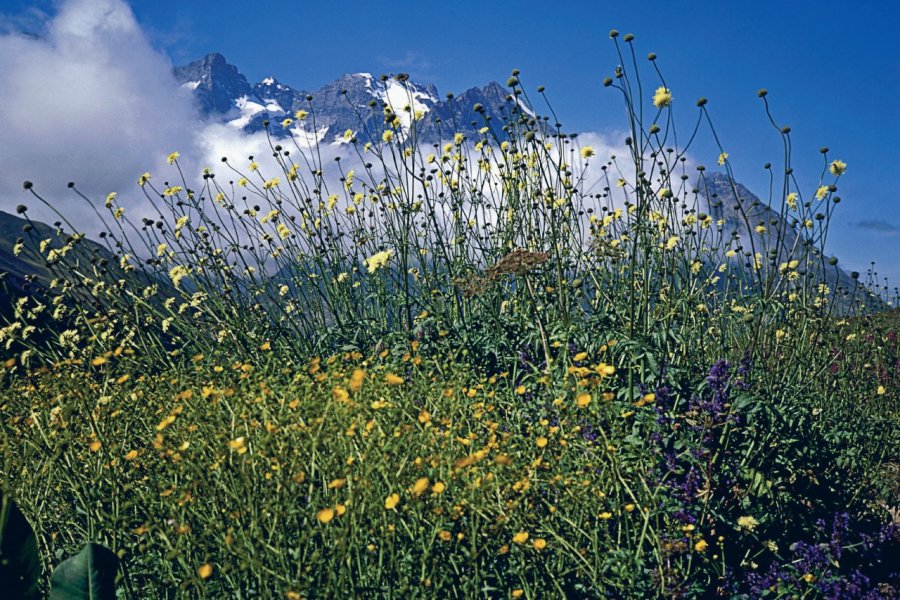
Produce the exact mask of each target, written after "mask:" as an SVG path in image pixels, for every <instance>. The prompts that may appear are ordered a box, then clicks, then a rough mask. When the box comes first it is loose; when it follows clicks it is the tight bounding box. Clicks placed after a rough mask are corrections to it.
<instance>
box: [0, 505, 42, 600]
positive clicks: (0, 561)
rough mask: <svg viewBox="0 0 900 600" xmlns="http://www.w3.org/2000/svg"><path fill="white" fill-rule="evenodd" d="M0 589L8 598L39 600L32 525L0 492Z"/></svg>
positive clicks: (38, 580) (39, 565)
mask: <svg viewBox="0 0 900 600" xmlns="http://www.w3.org/2000/svg"><path fill="white" fill-rule="evenodd" d="M0 502H2V508H0V587H2V589H3V594H4V595H5V597H7V598H15V599H19V598H22V599H29V598H38V597H39V594H38V585H39V582H40V576H41V559H40V555H39V554H38V546H37V538H36V537H35V535H34V531H33V530H32V529H31V525H29V524H28V521H27V520H26V519H25V517H24V515H22V511H20V510H19V507H18V506H16V503H15V502H13V500H12V498H10V497H9V496H8V495H6V494H5V493H3V492H2V491H0Z"/></svg>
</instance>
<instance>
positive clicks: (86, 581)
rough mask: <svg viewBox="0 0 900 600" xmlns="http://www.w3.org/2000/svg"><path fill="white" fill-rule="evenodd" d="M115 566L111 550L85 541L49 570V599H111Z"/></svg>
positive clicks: (116, 563) (114, 587)
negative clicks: (79, 548) (77, 550)
mask: <svg viewBox="0 0 900 600" xmlns="http://www.w3.org/2000/svg"><path fill="white" fill-rule="evenodd" d="M118 568H119V559H118V558H117V557H116V555H115V554H113V553H112V551H111V550H109V549H107V548H104V547H103V546H101V545H99V544H95V543H93V542H89V543H88V544H86V545H85V547H84V548H83V549H82V550H81V552H79V553H78V554H76V555H75V556H73V557H71V558H69V559H67V560H65V561H63V562H62V564H60V565H59V566H58V567H57V568H56V570H55V571H53V575H52V576H51V577H50V600H83V599H87V600H107V599H110V600H112V599H114V598H115V597H116V571H117V570H118Z"/></svg>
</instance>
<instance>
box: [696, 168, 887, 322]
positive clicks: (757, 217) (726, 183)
mask: <svg viewBox="0 0 900 600" xmlns="http://www.w3.org/2000/svg"><path fill="white" fill-rule="evenodd" d="M735 191H737V195H735ZM700 194H701V196H702V198H703V200H704V201H705V204H706V208H705V210H706V211H707V212H708V213H709V214H710V216H711V217H712V218H713V219H716V220H718V219H722V220H724V230H725V234H726V235H731V234H732V232H737V234H738V236H740V238H741V240H742V242H743V246H744V251H745V252H751V248H755V249H756V251H757V252H760V253H763V249H764V248H767V247H766V242H765V241H764V235H765V236H769V240H771V241H770V242H769V246H768V248H771V249H773V250H776V253H775V255H767V256H764V258H766V257H767V258H768V260H769V261H770V262H771V261H775V263H776V265H777V264H780V263H782V262H785V261H788V260H790V259H797V260H800V261H801V263H804V264H805V263H806V259H807V257H809V256H812V257H813V258H814V260H813V261H811V264H813V265H814V269H815V270H814V271H813V273H812V274H813V276H814V277H815V278H816V279H817V280H819V281H822V280H824V281H825V282H826V283H827V284H828V286H829V287H830V288H831V290H832V291H846V292H848V293H851V294H852V293H853V290H854V289H856V290H857V297H858V298H860V299H862V300H864V301H865V302H867V303H869V304H871V305H872V306H871V307H873V308H883V306H882V303H881V302H880V301H879V300H877V299H875V298H873V297H871V296H870V295H869V294H868V293H866V292H865V290H864V288H863V286H862V285H858V282H857V280H854V279H853V278H852V277H851V276H850V274H848V273H847V272H846V271H844V270H843V269H842V268H841V267H840V266H838V265H830V264H829V262H828V258H829V257H827V256H825V257H823V256H816V255H815V254H812V248H811V247H810V246H806V245H804V244H803V243H802V238H800V235H799V231H800V225H799V224H797V223H793V222H792V221H793V219H791V218H788V219H782V218H781V215H779V214H778V213H777V212H775V211H773V210H771V209H770V208H769V207H768V206H767V205H766V204H765V203H764V202H763V201H762V200H760V199H759V197H757V196H756V195H754V194H753V193H752V192H751V191H750V190H748V189H747V188H746V187H744V186H743V185H742V184H740V183H737V182H734V186H733V187H732V182H731V180H730V179H729V178H728V176H727V175H725V174H724V173H714V172H713V173H710V172H707V173H705V176H704V184H703V185H702V186H701V187H700ZM742 211H743V214H744V215H746V218H744V216H742ZM760 225H762V226H764V227H765V228H766V230H767V233H766V234H759V233H757V232H756V231H755V228H756V227H757V226H760ZM779 240H780V241H779ZM864 293H865V297H863V294H864ZM872 303H874V304H872Z"/></svg>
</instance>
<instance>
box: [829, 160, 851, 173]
mask: <svg viewBox="0 0 900 600" xmlns="http://www.w3.org/2000/svg"><path fill="white" fill-rule="evenodd" d="M828 170H829V171H830V172H831V174H832V175H843V174H844V171H846V170H847V163H845V162H844V161H842V160H835V161H832V162H831V164H830V165H828Z"/></svg>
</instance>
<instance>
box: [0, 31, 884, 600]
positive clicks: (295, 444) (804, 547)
mask: <svg viewBox="0 0 900 600" xmlns="http://www.w3.org/2000/svg"><path fill="white" fill-rule="evenodd" d="M612 37H613V40H614V42H615V43H616V47H617V49H619V51H620V52H621V54H620V58H621V65H625V66H620V67H619V69H617V72H616V76H615V78H610V79H608V80H607V85H608V87H610V88H612V89H613V90H616V91H617V92H619V93H621V94H622V96H623V100H624V101H625V105H626V107H627V109H628V111H629V112H628V114H629V120H628V129H629V137H628V141H627V145H626V148H627V150H628V152H627V156H620V157H617V158H616V157H610V158H609V159H608V160H607V161H606V162H604V163H602V164H601V165H600V167H599V168H598V167H597V166H596V165H595V166H593V167H592V166H591V165H592V163H593V161H595V160H598V157H596V156H595V154H596V153H595V151H594V149H593V148H590V147H587V146H579V145H578V142H577V139H576V138H573V137H571V136H568V135H564V134H562V132H561V131H557V132H554V131H553V130H552V128H549V126H548V125H547V123H544V122H539V121H538V120H537V119H536V118H534V117H530V116H529V114H528V113H526V112H525V111H523V110H522V109H521V108H520V104H525V105H526V106H532V108H534V105H533V104H532V103H531V101H530V100H529V98H528V95H527V94H526V93H525V91H524V87H523V84H522V83H521V81H520V78H519V73H518V72H514V73H513V75H512V76H511V77H510V79H509V81H508V82H507V83H508V86H509V89H510V102H508V104H507V106H506V109H505V110H506V112H505V118H504V119H503V122H502V123H495V122H492V121H489V120H487V119H486V118H485V120H484V126H483V128H482V129H481V130H480V134H479V135H480V136H481V137H479V138H478V139H475V140H467V139H465V137H464V136H461V135H456V134H455V132H454V127H455V126H454V125H453V124H444V126H445V127H446V128H447V130H446V142H444V143H440V144H438V145H437V148H428V147H422V146H420V145H419V144H417V143H415V139H416V135H415V131H416V127H417V125H416V124H417V123H418V121H417V120H416V118H412V119H410V120H409V122H410V128H409V129H407V128H406V127H405V126H404V124H403V121H401V120H400V119H399V118H398V117H397V112H398V111H400V110H402V107H384V106H381V107H379V106H376V107H373V111H375V112H376V114H380V121H379V122H381V123H383V125H382V129H380V130H374V131H369V130H367V129H365V128H364V127H361V129H360V131H358V132H355V133H354V132H351V136H350V137H351V138H352V141H351V146H350V147H351V148H352V149H353V152H355V153H356V155H357V156H356V162H355V163H354V165H353V168H350V167H349V166H344V165H343V164H342V163H341V162H337V163H336V164H335V165H331V166H328V167H326V166H325V165H324V164H322V162H321V153H320V152H319V149H317V148H313V149H305V148H302V147H299V146H293V147H291V148H290V149H286V148H285V147H282V145H281V144H289V143H290V141H284V140H280V139H274V138H273V140H272V143H271V148H272V152H273V156H272V159H271V160H266V161H262V160H261V159H260V162H257V161H256V160H253V159H251V164H250V165H249V166H248V167H247V168H246V169H240V168H238V167H235V166H233V165H232V163H231V161H228V160H225V161H223V167H222V170H221V171H218V172H213V171H206V172H204V173H203V178H202V187H200V188H199V189H196V190H195V189H192V184H191V183H190V179H189V178H188V177H187V176H185V175H184V174H183V173H182V172H181V168H180V166H179V163H178V158H179V157H178V156H177V154H173V155H172V156H171V157H170V163H171V165H172V169H173V173H174V174H175V175H176V176H177V178H178V179H177V180H180V183H177V184H173V183H171V182H166V183H164V184H163V185H162V186H160V187H156V186H155V185H154V184H155V182H156V181H157V179H156V178H154V177H152V176H151V175H150V174H146V175H145V176H143V177H141V178H140V182H139V184H140V189H141V190H142V191H143V193H144V194H145V195H146V196H147V198H148V199H149V200H151V201H152V202H154V203H155V204H156V205H157V206H158V207H159V208H160V209H161V212H163V213H165V214H166V217H165V218H162V219H160V220H143V221H138V220H135V221H132V220H131V219H130V216H129V214H128V212H127V210H126V207H125V206H124V205H120V203H119V200H118V198H117V197H116V196H112V195H111V196H110V197H109V198H107V200H106V207H107V208H108V210H109V215H108V217H107V220H108V222H109V225H108V229H107V231H106V233H105V234H104V236H103V238H102V240H103V242H104V243H105V244H106V245H107V249H108V252H109V256H105V257H100V256H99V255H98V256H95V258H94V260H84V259H83V260H81V261H80V262H79V266H78V267H77V268H72V267H71V265H70V264H69V263H67V262H66V254H68V251H65V250H64V248H66V247H72V248H74V247H76V246H79V245H80V244H83V243H84V242H82V241H81V240H79V239H78V238H77V237H75V238H69V239H67V240H66V242H65V244H64V245H63V246H62V247H59V246H55V245H53V246H51V245H50V244H43V247H42V244H41V242H42V241H43V240H42V239H40V236H36V235H34V234H32V235H26V236H25V237H24V238H23V239H22V241H21V244H17V245H18V248H16V249H15V252H18V253H20V254H21V255H22V256H27V257H29V260H31V261H32V262H34V263H35V264H41V263H44V264H45V265H46V268H47V269H48V270H49V271H50V273H51V275H50V276H49V277H48V278H49V279H50V280H51V283H50V285H49V286H48V289H47V290H46V291H45V292H43V293H42V292H39V291H36V292H35V293H33V294H32V295H30V296H28V297H25V299H24V300H21V301H18V302H17V303H16V305H15V307H14V314H13V316H12V318H11V319H10V320H9V322H8V324H7V326H6V327H4V328H3V329H2V330H0V343H2V344H3V345H4V346H5V348H6V350H7V351H8V352H9V353H10V356H9V358H8V359H6V360H5V362H4V365H3V368H4V369H5V371H4V379H3V388H2V389H0V416H2V424H3V425H2V426H3V434H2V440H3V441H2V452H3V461H2V463H0V473H2V476H3V478H4V480H5V485H6V487H7V488H9V489H11V490H12V491H13V492H14V493H15V496H16V498H17V502H18V504H19V505H20V506H21V507H22V510H23V512H25V514H26V515H27V516H28V517H29V518H30V519H31V521H32V523H33V524H34V525H35V528H36V530H37V531H38V533H39V539H40V544H41V547H42V551H43V556H44V560H45V566H46V567H47V568H48V569H49V568H50V567H52V566H53V565H54V564H55V563H56V562H58V560H59V559H60V558H61V557H62V556H64V555H66V554H68V553H71V552H72V551H73V549H75V548H78V547H80V546H81V545H82V544H83V543H84V542H85V541H87V540H93V541H98V542H100V543H103V544H105V545H107V546H108V547H109V548H111V549H112V550H113V551H115V552H117V553H118V554H119V556H120V558H121V559H122V565H123V566H122V571H121V573H120V586H121V589H122V592H123V594H125V595H126V596H127V597H138V598H146V597H178V596H185V597H223V596H233V597H259V596H261V597H284V598H290V599H295V598H300V597H304V598H305V597H310V598H312V597H356V596H359V597H410V596H412V597H498V598H506V597H524V598H535V597H547V596H550V597H553V596H560V597H609V596H612V597H709V596H716V595H719V596H724V597H760V596H766V597H793V596H799V597H861V596H862V595H864V594H867V593H868V594H870V596H869V597H880V596H879V594H881V595H883V596H887V595H888V594H889V593H890V590H891V589H894V590H896V589H898V586H900V583H898V581H897V576H898V574H897V571H896V568H895V567H893V565H892V564H891V563H890V557H891V553H895V552H896V551H897V532H896V522H895V521H896V510H897V507H898V506H900V503H898V497H897V478H896V473H897V468H898V465H897V463H896V456H898V455H900V452H898V450H900V447H898V442H897V440H898V439H900V436H897V435H896V433H897V421H898V413H897V409H896V402H897V397H898V389H900V386H898V364H900V363H898V361H900V342H898V339H897V328H896V321H895V320H894V321H892V320H891V319H890V318H889V317H887V316H886V314H887V313H883V314H882V313H879V314H877V315H872V314H870V313H871V308H872V307H873V306H876V307H878V306H886V305H887V303H888V302H889V301H891V300H892V299H891V298H889V297H887V296H886V293H885V291H884V290H882V289H879V290H874V291H875V292H876V295H880V297H879V298H876V299H875V300H873V299H872V297H871V296H870V295H869V294H868V292H867V291H866V290H865V286H863V284H862V283H860V282H859V279H858V278H856V277H855V278H853V282H854V283H853V288H852V289H830V286H828V285H826V283H825V281H826V273H827V272H828V271H829V269H832V270H833V269H835V268H836V267H835V265H836V261H835V260H834V259H829V258H828V255H827V254H826V251H825V243H826V240H827V229H828V224H829V222H830V219H831V216H832V214H833V212H834V210H835V207H836V205H837V204H838V203H839V197H838V196H837V195H836V192H837V183H838V180H839V179H840V177H841V175H843V172H844V169H845V168H846V165H843V163H841V162H840V161H835V160H829V158H828V156H827V153H823V158H824V161H823V169H822V173H821V175H820V181H819V185H818V186H817V187H816V189H815V190H812V191H804V190H803V189H801V187H800V186H799V185H798V184H797V181H796V179H795V178H794V176H793V172H792V171H791V169H790V166H789V165H790V156H789V154H786V155H785V156H784V159H783V160H784V165H783V166H784V168H783V169H781V172H782V173H783V175H782V176H779V177H776V176H775V175H774V173H775V169H770V171H771V172H772V173H773V182H774V183H775V184H776V185H773V189H774V190H777V189H781V190H782V191H783V193H779V194H776V195H773V197H770V198H769V200H768V202H767V203H766V208H767V209H768V211H767V212H765V213H762V214H771V215H778V216H779V220H777V221H776V222H775V223H773V222H771V221H769V222H766V223H761V222H756V220H755V219H756V218H757V215H759V214H761V213H760V212H759V211H756V210H754V209H750V208H749V207H748V208H746V209H745V207H743V206H742V205H741V204H740V203H734V204H729V205H726V206H724V207H722V206H717V207H716V206H713V208H720V209H721V210H722V211H726V212H727V214H725V215H724V216H723V217H722V218H721V219H718V218H713V217H712V216H711V215H710V214H709V211H710V208H711V206H710V205H715V204H716V202H715V199H713V198H711V196H712V194H710V193H704V192H705V191H708V189H709V185H711V182H712V181H713V177H712V176H711V175H709V174H708V173H707V172H706V169H705V168H704V167H702V166H701V165H694V166H691V167H690V169H692V170H691V171H690V172H689V165H691V163H690V162H689V161H688V154H687V152H688V149H689V147H690V142H689V143H688V144H687V146H684V147H679V146H678V145H677V144H676V137H675V131H676V130H675V125H674V117H673V113H674V110H675V109H676V108H677V106H678V104H677V100H673V99H672V96H671V95H670V93H669V92H668V88H667V87H666V85H665V83H664V80H662V76H661V74H660V73H659V71H658V70H656V65H657V62H656V59H655V57H652V58H651V60H650V65H651V67H650V68H651V75H650V76H651V77H654V78H659V81H658V83H657V84H654V86H652V87H653V88H656V92H655V93H654V94H653V96H652V97H650V96H649V95H648V97H644V96H642V91H641V90H642V89H643V87H642V86H641V85H640V82H641V75H640V72H641V70H642V68H640V67H639V66H638V64H637V61H636V60H635V59H634V52H633V46H632V42H631V41H630V40H625V41H622V40H620V39H619V37H618V35H617V34H616V35H613V36H612ZM644 77H645V78H646V77H647V75H646V73H645V74H644ZM644 86H646V79H645V80H644ZM648 89H652V88H648ZM760 95H761V97H762V98H763V99H764V100H765V97H766V95H765V94H764V93H762V92H761V94H760ZM535 110H536V109H535ZM697 111H698V112H697V120H696V123H695V126H694V134H692V135H689V136H687V138H689V139H691V140H693V139H694V137H695V135H696V133H697V131H700V130H701V129H702V130H703V131H707V132H708V133H709V134H711V135H712V136H713V137H715V130H714V129H712V123H711V120H710V119H709V114H708V112H707V108H706V103H705V102H704V101H701V102H698V108H697ZM766 111H767V113H768V114H769V117H770V118H772V123H773V124H775V123H776V121H775V120H774V117H772V115H771V113H770V112H769V109H768V104H766ZM476 112H477V113H478V114H482V115H483V114H484V113H482V112H480V111H479V110H478V109H477V107H476ZM308 113H309V115H313V117H309V118H314V114H315V109H314V106H313V105H311V106H310V110H309V111H308ZM297 118H298V119H300V118H301V116H300V115H297ZM361 122H362V121H361ZM775 130H776V134H777V135H779V136H782V137H783V138H784V139H785V141H786V144H785V147H786V148H789V143H787V142H789V137H790V132H789V130H786V129H782V128H780V127H778V126H777V125H775ZM386 134H388V135H386ZM681 139H685V136H682V138H681ZM720 152H721V155H720V157H719V161H720V163H721V167H722V168H723V170H724V173H725V174H724V182H726V183H725V184H724V185H726V186H727V187H730V188H731V189H732V191H733V192H734V195H735V196H736V197H737V196H738V194H737V187H736V186H737V184H736V183H735V181H734V177H733V175H732V174H731V171H730V166H729V163H728V160H727V153H725V151H724V149H723V148H720ZM721 177H723V176H717V178H716V179H715V183H716V185H717V186H721V185H723V183H722V182H723V179H721ZM227 178H230V179H229V180H228V181H226V179H227ZM177 180H176V181H177ZM27 187H28V188H29V189H31V191H32V193H33V195H34V198H35V199H36V200H37V201H43V202H46V203H47V204H48V205H49V204H51V203H50V202H49V201H45V200H44V199H43V197H42V196H40V195H39V194H38V192H37V191H36V190H35V189H34V188H33V187H32V186H31V185H30V184H29V185H28V186H27ZM596 190H602V191H596ZM75 192H76V193H78V192H77V188H75ZM84 199H85V200H86V201H88V202H90V200H89V199H87V198H84ZM23 213H24V214H26V216H27V210H25V211H23ZM98 215H99V213H98ZM818 215H821V218H820V217H819V216H818ZM61 219H63V220H65V218H64V216H63V215H61ZM726 222H727V223H732V224H733V223H737V224H738V225H735V226H734V228H733V229H732V226H731V225H729V226H726ZM741 223H742V224H743V225H740V224H741ZM39 230H40V229H34V228H32V230H31V232H34V231H39ZM749 231H754V232H755V234H754V235H753V236H750V235H747V232H749ZM48 252H55V254H54V255H53V256H49V255H48ZM84 254H85V253H84V252H76V253H72V254H71V255H72V256H74V255H78V256H81V257H82V258H83V257H84ZM109 257H112V260H110V258H109ZM870 291H872V290H870ZM892 510H893V511H895V512H894V513H891V511H892ZM892 519H893V522H892ZM891 586H893V588H891Z"/></svg>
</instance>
